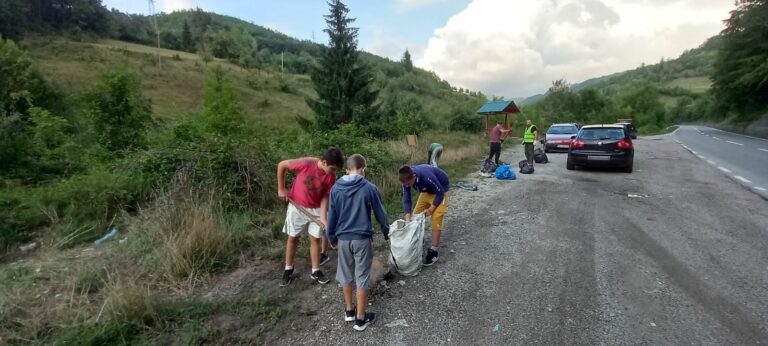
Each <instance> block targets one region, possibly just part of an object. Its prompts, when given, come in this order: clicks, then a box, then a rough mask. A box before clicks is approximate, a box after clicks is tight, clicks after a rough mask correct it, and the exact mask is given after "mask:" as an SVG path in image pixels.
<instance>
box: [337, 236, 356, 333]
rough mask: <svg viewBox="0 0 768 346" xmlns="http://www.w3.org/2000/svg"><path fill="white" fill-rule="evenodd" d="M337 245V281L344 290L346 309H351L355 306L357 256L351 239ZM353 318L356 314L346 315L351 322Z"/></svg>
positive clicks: (341, 241)
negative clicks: (354, 253) (354, 283)
mask: <svg viewBox="0 0 768 346" xmlns="http://www.w3.org/2000/svg"><path fill="white" fill-rule="evenodd" d="M337 245H338V246H337V248H336V249H337V250H336V253H337V254H338V260H337V261H336V281H337V282H338V283H339V284H340V285H341V287H342V291H343V292H344V310H345V311H350V310H352V308H353V307H354V303H353V302H352V294H353V292H354V290H355V288H354V286H352V283H353V282H354V281H355V277H354V273H355V258H354V255H353V254H352V248H351V246H350V241H349V240H339V242H338V244H337ZM347 318H349V319H347ZM353 318H354V316H348V315H346V316H345V320H346V321H349V322H351V321H354V319H353Z"/></svg>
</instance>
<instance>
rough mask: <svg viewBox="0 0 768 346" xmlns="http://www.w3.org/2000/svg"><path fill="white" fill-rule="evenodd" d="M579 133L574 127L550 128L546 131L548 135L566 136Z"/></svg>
mask: <svg viewBox="0 0 768 346" xmlns="http://www.w3.org/2000/svg"><path fill="white" fill-rule="evenodd" d="M576 132H579V129H577V128H576V126H552V127H550V128H549V130H547V133H548V134H550V135H568V134H574V133H576Z"/></svg>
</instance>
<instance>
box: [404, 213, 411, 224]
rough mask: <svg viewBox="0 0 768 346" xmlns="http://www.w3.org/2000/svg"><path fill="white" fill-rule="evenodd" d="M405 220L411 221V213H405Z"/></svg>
mask: <svg viewBox="0 0 768 346" xmlns="http://www.w3.org/2000/svg"><path fill="white" fill-rule="evenodd" d="M405 222H411V213H408V214H405Z"/></svg>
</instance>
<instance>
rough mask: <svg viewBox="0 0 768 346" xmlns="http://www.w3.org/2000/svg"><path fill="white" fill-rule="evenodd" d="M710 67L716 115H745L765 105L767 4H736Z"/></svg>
mask: <svg viewBox="0 0 768 346" xmlns="http://www.w3.org/2000/svg"><path fill="white" fill-rule="evenodd" d="M725 23H726V28H725V30H723V32H722V33H721V34H720V36H721V37H722V46H721V48H720V51H719V52H718V55H717V58H716V60H715V63H714V73H713V75H712V81H713V92H714V95H715V99H716V100H717V103H718V104H719V106H720V107H718V108H719V111H721V112H727V111H729V110H734V111H736V112H737V113H739V114H741V115H748V114H750V113H753V114H754V113H755V112H756V111H760V110H761V109H764V108H765V106H766V104H768V45H766V42H768V31H766V29H765V28H766V24H765V23H768V1H767V0H739V1H738V2H737V7H736V9H735V10H734V11H732V12H731V17H730V18H729V19H728V20H726V21H725Z"/></svg>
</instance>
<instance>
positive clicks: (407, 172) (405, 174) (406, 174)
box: [399, 165, 414, 182]
mask: <svg viewBox="0 0 768 346" xmlns="http://www.w3.org/2000/svg"><path fill="white" fill-rule="evenodd" d="M399 173H400V182H405V181H407V180H409V179H411V177H413V174H414V173H413V168H411V166H408V165H403V166H402V167H400V171H399Z"/></svg>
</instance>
